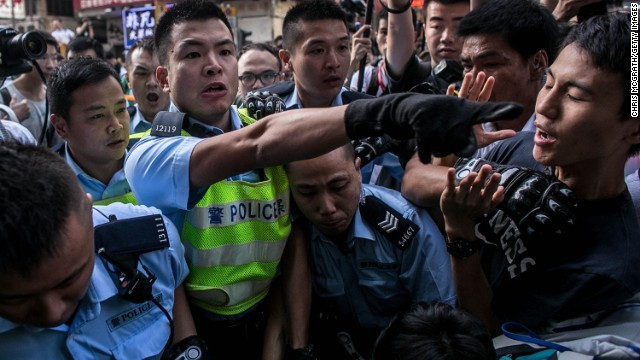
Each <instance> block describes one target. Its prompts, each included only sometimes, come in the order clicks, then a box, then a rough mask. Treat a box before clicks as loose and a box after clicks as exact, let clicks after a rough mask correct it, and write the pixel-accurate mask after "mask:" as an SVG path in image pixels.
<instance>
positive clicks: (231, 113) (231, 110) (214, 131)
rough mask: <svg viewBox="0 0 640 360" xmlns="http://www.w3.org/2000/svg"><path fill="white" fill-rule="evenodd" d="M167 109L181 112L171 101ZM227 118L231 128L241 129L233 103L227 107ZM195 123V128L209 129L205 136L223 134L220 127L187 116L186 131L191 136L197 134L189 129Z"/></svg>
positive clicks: (240, 122)
mask: <svg viewBox="0 0 640 360" xmlns="http://www.w3.org/2000/svg"><path fill="white" fill-rule="evenodd" d="M169 111H170V112H181V111H180V109H178V107H177V106H175V105H174V104H173V102H172V103H171V104H170V105H169ZM229 120H230V121H231V130H238V129H241V128H242V127H243V125H242V120H241V119H240V115H238V108H237V107H236V106H235V105H232V106H230V108H229ZM195 124H197V125H196V128H200V129H203V130H204V131H210V132H211V133H209V134H207V135H209V136H207V137H211V136H214V135H220V134H224V131H222V129H220V128H217V127H215V126H212V125H209V124H205V123H203V122H202V121H199V120H196V119H194V118H192V117H191V116H189V117H188V129H187V131H188V132H189V134H191V135H193V136H197V135H196V134H193V133H192V131H193V130H192V129H191V128H192V126H193V125H195ZM196 131H197V130H196Z"/></svg>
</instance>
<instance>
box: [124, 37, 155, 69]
mask: <svg viewBox="0 0 640 360" xmlns="http://www.w3.org/2000/svg"><path fill="white" fill-rule="evenodd" d="M136 49H140V50H142V51H146V52H148V53H150V54H154V53H155V52H156V43H155V40H154V38H153V36H145V37H143V38H142V39H140V40H138V41H136V42H135V43H133V45H131V47H130V48H129V52H127V57H126V59H125V63H126V64H127V68H128V67H129V66H130V65H131V57H132V56H133V52H134V51H135V50H136Z"/></svg>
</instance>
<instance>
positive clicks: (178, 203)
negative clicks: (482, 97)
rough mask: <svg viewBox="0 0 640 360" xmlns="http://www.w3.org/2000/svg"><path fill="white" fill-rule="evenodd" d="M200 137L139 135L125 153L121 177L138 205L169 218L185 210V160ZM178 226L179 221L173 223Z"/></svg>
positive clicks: (188, 194)
mask: <svg viewBox="0 0 640 360" xmlns="http://www.w3.org/2000/svg"><path fill="white" fill-rule="evenodd" d="M200 141H202V139H199V138H195V137H185V136H176V137H168V138H160V137H155V136H149V137H144V138H142V139H141V140H140V141H139V142H138V143H136V145H135V146H134V147H133V149H132V150H131V151H130V152H129V155H128V156H127V159H126V161H125V165H124V169H125V176H126V177H127V180H128V181H129V184H130V185H131V189H132V191H133V195H134V196H135V197H136V199H137V200H138V202H139V203H140V204H144V205H148V206H154V207H157V208H159V209H160V210H162V212H163V213H164V214H166V215H167V216H170V217H171V214H173V213H175V212H176V210H187V209H188V208H189V206H190V205H191V206H192V205H193V203H192V202H191V201H190V200H191V197H192V196H193V195H192V194H194V193H198V189H196V190H194V191H193V192H192V191H191V189H190V185H189V163H190V159H191V153H192V151H193V148H194V147H195V146H196V144H197V143H199V142H200ZM176 225H178V226H179V224H176Z"/></svg>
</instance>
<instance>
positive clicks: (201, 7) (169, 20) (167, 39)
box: [155, 0, 233, 65]
mask: <svg viewBox="0 0 640 360" xmlns="http://www.w3.org/2000/svg"><path fill="white" fill-rule="evenodd" d="M209 19H220V20H221V21H222V22H223V23H224V25H225V26H226V27H227V29H229V32H230V33H231V36H232V37H233V30H232V29H231V24H230V23H229V19H227V16H226V15H225V14H224V12H223V11H222V9H220V7H218V5H216V4H214V3H213V2H212V1H210V0H185V1H180V2H178V3H177V4H176V5H175V6H173V7H172V8H170V9H169V10H168V11H167V12H166V13H165V14H164V15H162V17H161V18H160V20H159V21H158V26H156V31H155V42H156V49H157V50H158V60H159V62H160V64H161V65H166V63H167V60H168V56H169V51H170V50H171V45H172V44H171V31H172V30H173V26H174V25H176V24H180V23H184V22H187V21H192V20H199V21H203V20H209Z"/></svg>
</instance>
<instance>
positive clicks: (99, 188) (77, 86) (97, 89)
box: [47, 58, 135, 205]
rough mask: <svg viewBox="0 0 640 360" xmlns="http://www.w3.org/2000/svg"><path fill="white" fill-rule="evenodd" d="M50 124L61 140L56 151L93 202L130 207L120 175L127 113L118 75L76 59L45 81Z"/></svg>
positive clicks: (104, 66)
mask: <svg viewBox="0 0 640 360" xmlns="http://www.w3.org/2000/svg"><path fill="white" fill-rule="evenodd" d="M47 96H48V98H49V106H50V107H51V114H52V115H51V122H52V124H53V126H54V128H55V130H56V132H57V133H58V135H59V136H60V137H61V138H62V139H64V140H65V142H64V143H63V144H61V145H60V147H59V148H58V149H56V151H57V152H58V153H59V154H60V155H61V156H62V157H63V158H64V159H65V160H66V162H67V164H69V166H70V167H71V169H72V170H73V172H74V173H75V174H76V176H77V178H78V180H79V181H80V184H81V185H82V188H83V189H84V191H85V192H87V193H89V194H91V196H92V197H93V200H94V203H96V204H100V205H106V204H109V203H112V202H116V201H119V202H125V203H135V199H134V198H133V195H132V194H131V189H130V187H129V184H128V183H127V179H126V178H125V176H124V169H123V165H124V157H125V152H126V147H127V143H128V141H129V114H128V113H127V104H126V100H125V99H124V93H123V91H122V87H121V86H120V82H119V80H118V74H117V72H116V71H115V70H114V69H113V67H112V66H111V65H110V64H109V63H107V62H105V61H104V60H100V59H89V58H77V59H73V60H69V61H67V62H65V63H63V64H62V65H60V66H59V67H58V68H56V69H55V70H54V72H53V74H52V75H51V77H50V78H49V80H48V95H47Z"/></svg>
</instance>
